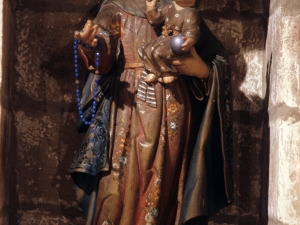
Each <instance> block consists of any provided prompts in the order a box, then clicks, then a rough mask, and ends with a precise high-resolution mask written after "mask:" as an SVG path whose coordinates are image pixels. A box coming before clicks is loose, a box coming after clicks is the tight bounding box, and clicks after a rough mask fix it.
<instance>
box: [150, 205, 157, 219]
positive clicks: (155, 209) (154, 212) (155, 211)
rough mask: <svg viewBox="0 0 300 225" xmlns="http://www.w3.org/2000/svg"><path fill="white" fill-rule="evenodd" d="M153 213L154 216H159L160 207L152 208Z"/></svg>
mask: <svg viewBox="0 0 300 225" xmlns="http://www.w3.org/2000/svg"><path fill="white" fill-rule="evenodd" d="M151 214H152V216H153V217H157V216H158V208H157V207H156V208H153V209H152V210H151Z"/></svg>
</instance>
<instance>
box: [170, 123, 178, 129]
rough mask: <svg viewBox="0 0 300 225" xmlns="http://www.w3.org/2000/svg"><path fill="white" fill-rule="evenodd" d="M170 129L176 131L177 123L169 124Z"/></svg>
mask: <svg viewBox="0 0 300 225" xmlns="http://www.w3.org/2000/svg"><path fill="white" fill-rule="evenodd" d="M170 128H171V129H172V130H176V129H177V123H175V122H170Z"/></svg>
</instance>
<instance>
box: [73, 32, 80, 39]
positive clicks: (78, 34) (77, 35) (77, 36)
mask: <svg viewBox="0 0 300 225" xmlns="http://www.w3.org/2000/svg"><path fill="white" fill-rule="evenodd" d="M74 38H75V39H76V40H78V41H81V35H80V32H79V31H75V34H74Z"/></svg>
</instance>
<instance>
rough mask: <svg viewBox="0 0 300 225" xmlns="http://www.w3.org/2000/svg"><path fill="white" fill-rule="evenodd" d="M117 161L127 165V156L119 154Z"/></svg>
mask: <svg viewBox="0 0 300 225" xmlns="http://www.w3.org/2000/svg"><path fill="white" fill-rule="evenodd" d="M119 162H120V164H122V165H127V163H128V157H127V156H120V157H119Z"/></svg>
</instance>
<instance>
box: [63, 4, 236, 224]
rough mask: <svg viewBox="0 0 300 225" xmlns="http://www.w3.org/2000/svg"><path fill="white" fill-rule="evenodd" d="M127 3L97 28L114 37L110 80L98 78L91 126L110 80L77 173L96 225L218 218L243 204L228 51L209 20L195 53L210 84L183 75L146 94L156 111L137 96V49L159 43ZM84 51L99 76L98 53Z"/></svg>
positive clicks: (87, 108)
mask: <svg viewBox="0 0 300 225" xmlns="http://www.w3.org/2000/svg"><path fill="white" fill-rule="evenodd" d="M120 2H122V1H121V0H120V1H113V2H106V4H104V6H103V7H102V9H101V10H100V12H99V13H98V15H97V17H96V18H95V20H94V23H98V24H99V25H100V27H101V29H103V30H106V31H107V32H109V33H110V35H108V36H106V37H105V38H101V37H99V38H100V39H99V40H100V42H101V43H100V44H101V45H102V47H101V54H102V55H103V56H101V57H100V58H101V60H102V61H101V60H100V63H102V64H101V65H100V67H101V66H102V67H103V69H100V71H102V74H101V75H100V76H99V75H97V74H94V73H90V74H89V76H88V78H87V81H86V84H85V87H84V89H83V92H82V93H83V97H82V99H81V103H82V106H83V110H84V116H85V117H86V118H90V117H91V108H92V104H91V102H92V98H93V95H94V94H95V93H94V92H93V89H94V84H95V79H96V78H97V79H99V78H100V82H99V86H98V87H97V91H96V93H97V105H96V108H97V113H96V117H95V121H94V122H93V124H92V125H91V126H86V125H84V123H83V122H82V120H80V119H79V122H78V130H79V131H80V132H86V137H85V139H84V140H83V143H82V145H81V147H80V149H79V151H78V154H77V155H76V157H75V158H74V160H73V163H72V164H71V166H70V169H69V170H70V172H71V174H72V178H73V180H74V182H75V185H76V191H77V198H78V200H79V203H80V205H81V207H82V208H83V212H84V214H85V216H86V217H87V222H86V224H97V225H103V224H104V225H106V224H123V225H127V224H134V225H143V224H145V225H150V224H158V225H160V224H166V225H172V224H184V223H186V222H187V221H189V220H191V219H193V218H197V217H200V216H209V215H212V214H214V213H216V212H217V211H218V210H219V209H220V208H222V207H224V206H226V205H228V204H229V203H231V202H232V199H233V198H232V171H231V162H232V125H231V101H230V67H229V64H228V60H227V56H226V54H225V52H224V48H223V46H222V45H221V44H220V42H219V41H218V40H217V39H216V38H215V37H214V36H213V35H212V33H211V32H210V31H209V29H208V28H207V26H206V24H205V23H204V21H203V20H201V23H200V29H201V36H200V38H199V41H198V42H197V44H196V45H195V49H196V51H197V53H198V54H199V55H200V56H201V57H202V58H203V60H204V61H205V62H206V63H207V64H208V65H209V66H210V67H211V72H210V75H209V77H208V79H205V80H200V79H198V78H192V77H188V76H185V75H181V76H180V77H179V78H178V79H177V80H175V81H174V82H172V83H170V84H161V83H156V84H155V85H153V86H151V87H145V91H146V92H147V91H148V89H149V92H150V89H151V90H152V92H154V93H152V94H154V97H155V102H156V105H155V106H153V105H151V104H148V102H147V100H145V99H144V100H143V99H141V98H138V95H137V93H138V92H139V91H141V90H140V89H139V88H141V84H142V81H143V68H142V66H140V64H141V60H140V57H139V55H138V52H137V50H138V48H139V47H140V46H141V45H142V44H144V43H145V42H146V41H147V40H151V39H154V38H155V36H156V34H155V32H154V30H153V29H152V28H151V26H150V25H149V24H148V22H147V21H146V19H145V18H143V17H140V15H138V12H137V13H132V12H130V5H125V6H124V5H122V4H123V3H122V4H120ZM128 7H129V9H128ZM108 39H109V40H108ZM103 46H104V47H103ZM103 49H105V50H106V51H107V50H109V53H107V52H106V53H105V52H104V50H103ZM80 51H81V55H82V57H83V59H84V61H85V63H86V65H87V67H88V68H89V69H90V70H91V71H92V72H94V71H95V70H94V69H91V68H92V67H91V65H92V64H93V63H94V56H93V54H91V53H90V52H89V51H84V50H82V49H81V50H80ZM103 62H104V63H103ZM103 71H104V72H103ZM146 94H147V93H146ZM91 138H92V139H93V141H92V142H91Z"/></svg>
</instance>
